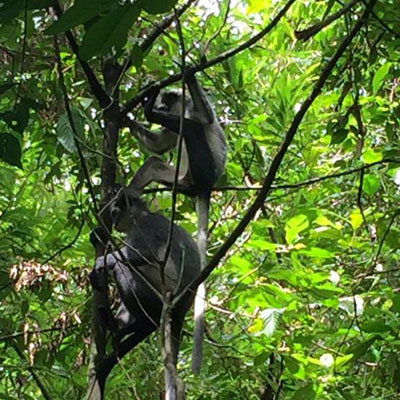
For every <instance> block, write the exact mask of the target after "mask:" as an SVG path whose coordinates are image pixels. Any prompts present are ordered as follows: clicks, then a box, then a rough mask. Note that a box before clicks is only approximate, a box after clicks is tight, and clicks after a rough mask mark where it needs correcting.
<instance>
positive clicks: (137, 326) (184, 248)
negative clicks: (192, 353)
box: [91, 190, 200, 364]
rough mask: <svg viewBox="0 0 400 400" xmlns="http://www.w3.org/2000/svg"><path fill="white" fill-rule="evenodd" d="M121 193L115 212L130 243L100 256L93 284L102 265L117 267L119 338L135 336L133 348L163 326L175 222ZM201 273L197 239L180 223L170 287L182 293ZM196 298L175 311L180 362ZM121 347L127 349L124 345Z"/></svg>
mask: <svg viewBox="0 0 400 400" xmlns="http://www.w3.org/2000/svg"><path fill="white" fill-rule="evenodd" d="M121 192H122V193H121ZM120 194H122V195H120V196H116V197H114V199H113V200H112V201H111V204H110V212H111V219H112V223H113V226H114V227H115V229H116V230H117V231H119V232H124V233H127V237H126V240H125V246H123V247H122V248H120V249H118V250H116V251H114V252H112V253H108V254H105V255H104V256H101V257H98V258H97V260H96V265H95V268H94V273H93V274H94V277H93V276H92V277H91V278H92V283H93V282H96V275H97V274H98V273H99V272H100V270H101V269H102V268H107V269H108V270H110V271H112V272H113V274H114V279H115V282H116V286H117V289H118V293H119V295H120V298H121V304H120V307H119V308H118V310H117V313H116V318H115V319H116V325H117V336H118V339H117V343H118V342H119V341H120V340H121V339H122V338H124V337H125V336H127V335H130V336H129V337H128V338H127V339H125V340H126V341H128V340H129V341H130V346H129V348H133V347H135V346H136V345H137V344H139V343H140V342H142V341H143V340H144V339H145V338H146V337H148V336H149V335H150V334H151V333H152V332H154V331H155V330H156V329H157V328H158V327H159V325H160V318H161V312H162V307H163V304H162V300H161V297H160V296H161V291H162V281H161V275H160V268H161V263H162V261H163V259H164V257H165V251H166V247H167V244H168V236H169V229H170V224H171V222H170V221H169V220H168V219H167V218H166V217H164V216H163V215H161V214H158V213H153V212H151V211H150V210H149V209H148V207H147V206H146V204H145V203H144V202H143V201H142V199H141V198H140V196H139V195H138V194H136V195H135V194H134V193H132V192H129V194H128V193H127V192H123V190H121V191H120ZM199 272H200V255H199V252H198V248H197V246H196V243H195V242H194V241H193V240H192V238H191V237H190V235H189V234H188V233H187V232H186V231H185V230H184V229H183V228H181V227H179V226H177V225H175V224H174V225H173V233H172V239H171V247H170V253H169V256H168V259H167V261H166V264H165V269H164V274H165V285H166V290H167V292H168V291H169V292H172V294H173V295H178V294H180V293H181V292H182V290H183V289H184V288H185V287H186V286H187V285H188V284H189V283H190V282H192V281H193V279H195V278H196V277H197V276H198V274H199ZM93 274H92V275H93ZM155 291H156V292H155ZM157 294H159V295H157ZM194 297H195V296H194V293H190V292H189V291H188V293H186V294H185V295H184V296H183V298H182V300H180V302H179V303H178V304H177V305H176V307H174V309H173V310H172V321H171V331H172V337H173V344H172V355H173V359H174V363H175V364H176V362H177V357H178V350H179V344H180V336H181V331H182V326H183V322H184V317H185V315H186V313H187V311H188V310H189V308H190V307H191V304H192V303H193V300H194ZM121 348H124V345H123V344H122V346H121ZM125 348H126V346H125ZM123 354H124V353H123V351H122V354H121V355H123Z"/></svg>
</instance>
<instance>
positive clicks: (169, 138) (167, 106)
mask: <svg viewBox="0 0 400 400" xmlns="http://www.w3.org/2000/svg"><path fill="white" fill-rule="evenodd" d="M186 83H187V86H188V88H189V92H190V97H188V98H186V99H185V116H184V120H183V128H182V135H183V140H184V142H183V144H184V146H183V153H182V163H181V168H180V171H179V178H178V190H179V191H180V192H182V193H184V194H188V195H191V196H196V211H197V217H198V235H197V242H198V247H199V252H200V259H201V267H202V269H203V268H204V267H205V266H206V263H207V257H206V251H207V235H208V218H209V204H210V195H211V190H212V188H213V187H214V185H215V183H216V182H217V180H218V179H219V177H220V176H221V174H222V173H223V171H224V167H225V161H226V153H227V147H226V138H225V134H224V131H223V130H222V127H221V126H220V124H219V122H218V118H217V115H216V113H215V111H214V108H213V106H212V104H211V103H210V101H209V99H208V97H207V96H206V94H205V93H204V91H203V89H202V88H201V86H200V85H199V83H198V82H197V80H196V78H195V76H194V75H193V74H191V75H188V76H187V79H186ZM182 101H183V98H182V94H181V93H179V92H171V91H161V92H160V91H158V90H154V91H152V92H151V93H150V95H149V97H148V98H147V99H145V101H143V107H144V113H145V116H146V118H147V120H148V121H149V122H153V123H157V124H159V125H161V126H162V127H163V129H162V130H161V131H159V132H152V131H149V130H148V129H146V128H145V127H143V126H142V125H141V124H139V123H137V122H135V121H131V123H130V124H129V125H130V128H131V131H132V133H133V134H134V135H135V136H136V137H137V138H138V140H139V141H140V142H141V143H142V144H143V145H145V146H146V147H147V148H148V149H149V150H150V151H152V152H154V153H157V154H162V153H164V152H166V151H168V150H171V149H172V148H173V147H175V146H176V143H177V139H178V134H179V128H180V120H181V109H182ZM175 171H176V168H175V167H174V166H172V165H170V164H168V163H166V162H164V161H163V160H161V159H160V158H158V157H151V158H150V159H149V160H147V161H146V162H145V163H144V165H143V166H142V167H141V168H140V169H139V171H138V172H137V173H136V175H135V177H134V178H133V180H132V182H131V184H130V188H131V189H133V190H135V191H137V190H138V191H140V190H142V189H143V188H144V187H145V186H146V185H148V184H149V183H150V182H153V181H155V182H160V183H163V184H166V185H172V184H173V183H174V178H175ZM205 295H206V293H205V285H204V283H203V284H201V285H200V286H199V288H198V291H197V296H196V300H195V333H194V347H193V372H195V373H198V372H199V371H200V367H201V363H202V345H203V334H204V312H205V305H206V302H205Z"/></svg>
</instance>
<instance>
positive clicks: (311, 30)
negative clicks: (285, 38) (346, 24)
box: [294, 0, 360, 40]
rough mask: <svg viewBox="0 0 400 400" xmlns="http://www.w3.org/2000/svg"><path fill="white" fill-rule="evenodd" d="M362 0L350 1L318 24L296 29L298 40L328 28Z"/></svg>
mask: <svg viewBox="0 0 400 400" xmlns="http://www.w3.org/2000/svg"><path fill="white" fill-rule="evenodd" d="M359 1H360V0H353V1H351V2H350V3H348V4H346V5H345V6H344V7H343V8H342V9H341V10H339V11H338V12H336V13H334V14H332V15H331V16H330V17H328V18H327V19H325V20H323V21H321V22H319V23H318V24H315V25H313V26H311V27H309V28H307V29H304V30H302V31H296V32H295V33H294V34H295V36H296V39H298V40H308V39H310V37H312V36H314V35H316V34H317V33H318V32H319V31H321V30H322V29H324V28H326V27H327V26H328V25H330V24H331V23H332V22H334V21H336V20H337V19H338V18H340V17H341V16H342V15H343V14H346V13H347V12H348V11H349V10H350V9H351V8H352V7H353V6H354V5H356V4H357V3H358V2H359Z"/></svg>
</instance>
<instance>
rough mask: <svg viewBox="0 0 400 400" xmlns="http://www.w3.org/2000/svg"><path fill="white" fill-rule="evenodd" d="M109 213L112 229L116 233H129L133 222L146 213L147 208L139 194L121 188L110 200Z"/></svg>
mask: <svg viewBox="0 0 400 400" xmlns="http://www.w3.org/2000/svg"><path fill="white" fill-rule="evenodd" d="M110 213H111V219H112V223H113V226H114V228H115V229H116V230H117V231H118V232H129V230H130V229H131V227H132V224H133V223H134V221H135V220H136V219H138V218H139V217H140V216H141V215H143V214H146V213H148V208H147V206H146V204H145V203H144V202H143V200H142V199H141V198H140V193H138V192H136V191H133V190H130V191H128V190H126V189H124V188H121V189H119V191H118V192H117V194H116V195H115V196H114V198H113V199H112V200H111V203H110Z"/></svg>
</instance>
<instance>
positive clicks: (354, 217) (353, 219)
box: [350, 208, 363, 230]
mask: <svg viewBox="0 0 400 400" xmlns="http://www.w3.org/2000/svg"><path fill="white" fill-rule="evenodd" d="M350 223H351V226H352V227H353V229H354V230H356V229H357V228H359V227H360V226H361V224H362V223H363V217H362V215H361V212H360V209H359V208H357V209H355V210H354V211H353V212H352V213H351V214H350Z"/></svg>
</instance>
